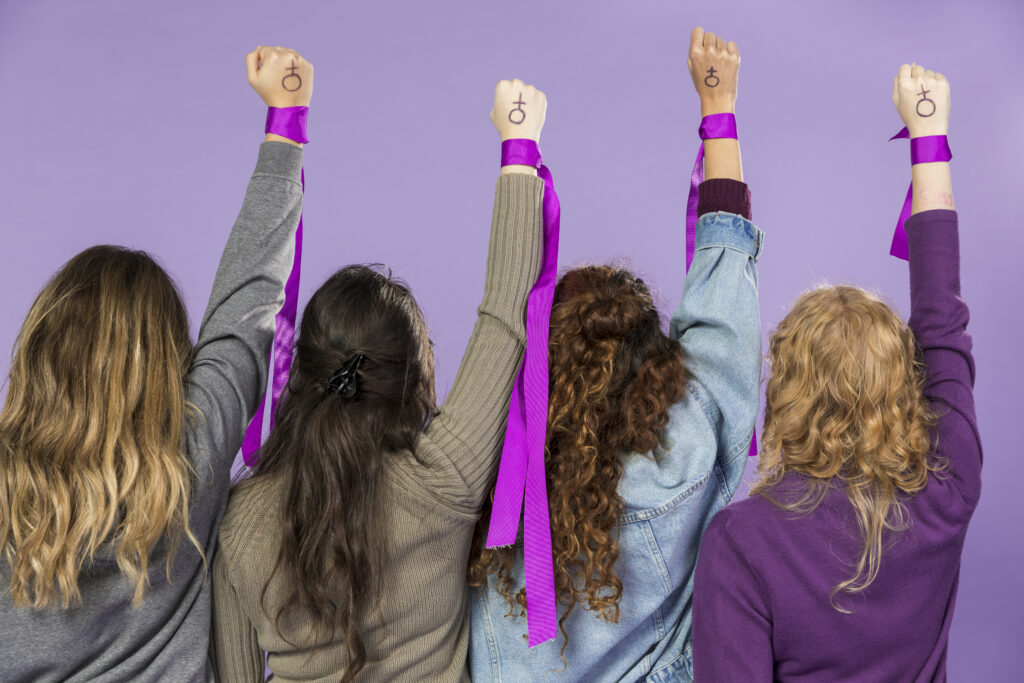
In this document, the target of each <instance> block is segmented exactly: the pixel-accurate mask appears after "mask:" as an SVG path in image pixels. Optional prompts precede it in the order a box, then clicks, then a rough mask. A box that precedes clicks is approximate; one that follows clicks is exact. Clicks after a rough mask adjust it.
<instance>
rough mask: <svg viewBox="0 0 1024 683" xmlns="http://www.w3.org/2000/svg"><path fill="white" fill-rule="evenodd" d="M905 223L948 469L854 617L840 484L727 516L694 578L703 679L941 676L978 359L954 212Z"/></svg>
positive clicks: (739, 508)
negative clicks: (802, 510)
mask: <svg viewBox="0 0 1024 683" xmlns="http://www.w3.org/2000/svg"><path fill="white" fill-rule="evenodd" d="M906 229H907V235H908V239H909V249H910V303H911V314H910V327H911V329H912V330H913V331H914V334H915V335H916V336H917V341H918V344H919V345H920V347H921V349H922V350H923V352H924V362H925V364H926V367H927V378H928V379H927V384H926V389H925V394H926V396H927V398H928V400H929V401H930V402H931V404H932V406H933V408H935V409H936V410H937V411H938V413H939V416H940V421H939V423H938V425H937V427H936V430H935V434H934V439H933V441H934V443H936V444H937V451H938V453H939V454H940V455H943V456H945V457H947V458H948V459H949V462H950V465H949V470H948V471H947V473H946V476H944V477H943V476H941V475H940V476H938V477H937V476H930V477H929V481H928V484H927V485H926V486H925V488H924V490H922V491H921V492H919V493H918V494H917V495H916V496H914V497H913V498H911V499H909V500H908V501H906V507H907V510H908V511H909V513H910V526H909V527H908V529H907V530H906V531H904V532H902V533H899V534H897V535H895V537H894V544H893V545H892V546H891V547H888V548H887V549H886V550H884V551H883V554H882V562H881V567H880V569H879V572H878V577H877V578H876V579H875V581H874V583H872V584H871V585H870V586H869V587H868V588H867V589H866V590H865V591H863V592H861V593H858V594H855V595H852V596H851V595H846V594H840V595H839V596H837V598H838V600H839V602H840V603H841V604H842V605H843V606H844V607H846V608H847V609H851V610H852V612H853V613H852V614H843V613H841V612H838V611H836V610H835V609H833V608H832V607H831V606H830V604H829V593H830V591H831V590H832V588H833V587H834V586H835V585H836V584H838V583H839V582H840V581H842V580H843V579H846V578H848V577H849V576H850V574H851V573H852V567H853V566H854V565H853V563H854V562H855V561H856V558H857V557H858V556H859V553H860V550H861V539H860V537H859V532H858V529H857V524H856V521H855V519H854V517H853V513H852V506H851V505H850V503H849V500H848V499H847V497H846V492H845V491H844V489H843V487H842V484H841V483H838V482H837V483H834V484H833V486H832V488H831V490H830V491H829V492H828V493H827V495H826V498H825V500H824V501H823V503H822V504H821V506H820V507H818V508H817V509H816V510H814V511H813V512H811V513H810V514H808V515H806V516H804V517H799V518H796V517H794V515H793V514H792V513H789V512H786V511H784V510H782V509H780V508H778V507H776V506H775V505H773V504H772V503H770V502H768V501H767V500H765V499H764V498H763V497H761V496H759V495H756V496H753V497H751V498H748V499H746V500H742V501H740V502H737V503H734V504H732V505H729V506H728V507H726V508H724V509H723V510H722V511H720V512H719V513H718V514H717V515H716V516H715V518H714V519H713V520H712V522H711V525H710V526H709V527H708V530H707V532H706V533H705V535H704V539H703V542H702V544H701V548H700V558H699V560H698V562H697V570H696V575H695V579H694V606H693V652H694V674H695V679H696V680H697V681H698V683H700V682H701V681H744V682H747V681H770V680H782V681H872V682H874V681H942V680H945V677H946V645H947V641H948V637H949V626H950V622H951V621H952V618H953V605H954V603H955V601H956V589H957V582H958V579H959V576H960V553H961V551H962V549H963V545H964V536H965V534H966V532H967V523H968V521H969V520H970V518H971V514H972V513H973V512H974V508H975V505H976V504H977V502H978V497H979V495H980V493H981V460H982V456H981V441H980V438H979V436H978V428H977V424H976V421H975V415H974V397H973V385H974V360H973V358H972V356H971V337H970V335H968V334H967V329H966V328H967V319H968V311H967V305H966V304H965V303H964V301H963V300H962V299H961V298H960V250H959V236H958V232H957V217H956V212H954V211H944V210H936V211H926V212H923V213H920V214H917V215H914V216H912V217H911V218H910V219H909V220H908V221H907V222H906ZM787 476H790V475H787ZM785 482H786V479H783V482H782V485H785Z"/></svg>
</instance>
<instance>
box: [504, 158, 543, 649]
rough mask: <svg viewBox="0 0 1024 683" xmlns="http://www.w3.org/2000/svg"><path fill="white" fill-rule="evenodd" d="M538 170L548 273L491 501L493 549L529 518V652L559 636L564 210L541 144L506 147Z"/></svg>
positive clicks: (533, 307) (530, 320) (535, 301)
mask: <svg viewBox="0 0 1024 683" xmlns="http://www.w3.org/2000/svg"><path fill="white" fill-rule="evenodd" d="M511 164H521V165H524V166H533V167H535V168H536V169H537V175H538V176H540V178H541V179H542V180H543V181H544V200H543V207H542V208H543V216H544V239H543V253H542V254H541V266H540V274H539V275H538V276H537V281H536V282H535V283H534V285H533V288H532V289H531V290H530V295H529V298H528V299H527V304H526V348H525V349H524V351H523V364H522V366H521V367H520V369H519V374H518V375H516V380H515V384H514V385H513V386H512V396H511V398H510V400H509V409H508V426H507V427H506V429H505V444H504V446H503V447H502V451H501V464H500V465H499V467H498V479H497V483H496V484H495V487H494V502H493V503H492V504H491V522H490V527H489V528H488V531H487V547H488V548H496V547H500V546H510V545H513V544H514V543H515V542H516V535H517V533H518V531H519V517H520V511H522V519H523V563H524V565H525V575H526V577H525V578H526V615H527V616H526V618H527V629H528V631H529V638H528V641H527V644H528V646H529V647H534V646H535V645H540V644H541V643H544V642H546V641H548V640H552V639H553V638H555V635H556V633H557V612H556V608H555V574H554V561H553V557H552V550H551V519H550V516H549V510H548V494H547V479H546V475H545V472H544V451H545V445H546V442H547V423H548V332H549V328H550V325H551V303H552V300H553V299H554V295H555V281H556V279H557V269H558V222H559V215H560V207H559V204H558V195H557V194H555V186H554V182H553V180H552V178H551V172H550V171H549V170H548V167H547V166H545V165H544V164H543V163H542V159H541V155H540V148H539V147H538V146H537V143H536V142H534V141H533V140H505V141H504V142H502V143H501V165H502V166H508V165H511Z"/></svg>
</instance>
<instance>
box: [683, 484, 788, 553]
mask: <svg viewBox="0 0 1024 683" xmlns="http://www.w3.org/2000/svg"><path fill="white" fill-rule="evenodd" d="M783 517H784V514H783V510H781V509H780V508H778V507H777V506H775V505H773V504H772V503H771V502H770V501H768V500H767V499H765V498H764V497H763V496H760V495H756V494H755V495H753V496H751V497H749V498H744V499H742V500H737V501H735V502H733V503H730V504H729V505H727V506H725V507H724V508H722V509H721V510H719V511H718V513H717V514H715V516H714V517H713V518H712V519H711V523H710V524H709V525H708V528H707V530H706V531H705V532H704V537H703V540H702V542H701V551H702V552H703V551H704V550H705V549H706V548H707V549H709V550H710V549H713V550H714V551H715V553H716V554H717V553H726V554H737V555H740V556H742V557H743V558H745V561H746V562H748V563H750V564H756V563H757V560H758V557H759V555H760V554H761V551H766V550H768V548H767V546H766V539H772V538H777V534H778V529H776V528H775V527H776V525H778V524H779V522H780V521H781V520H782V519H783Z"/></svg>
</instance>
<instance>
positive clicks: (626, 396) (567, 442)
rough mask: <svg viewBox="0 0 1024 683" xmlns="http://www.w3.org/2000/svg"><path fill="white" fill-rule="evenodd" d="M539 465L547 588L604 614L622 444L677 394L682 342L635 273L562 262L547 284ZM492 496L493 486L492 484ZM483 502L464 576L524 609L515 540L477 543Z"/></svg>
mask: <svg viewBox="0 0 1024 683" xmlns="http://www.w3.org/2000/svg"><path fill="white" fill-rule="evenodd" d="M548 365H549V370H550V400H549V404H548V428H547V448H546V453H545V466H546V472H547V489H548V505H549V509H550V512H551V544H552V551H553V554H554V566H555V591H556V595H557V597H558V600H559V602H560V603H561V604H562V605H563V606H564V607H565V608H566V609H565V611H564V612H563V613H562V616H561V618H560V619H559V629H560V630H561V632H562V635H563V636H564V637H565V643H564V644H563V646H562V652H563V653H564V652H565V647H566V646H567V645H568V640H569V639H568V634H567V633H566V631H565V627H564V623H565V620H566V619H567V618H568V617H569V614H570V613H571V612H572V610H573V608H574V607H575V605H576V604H577V603H581V605H582V608H583V609H585V610H591V611H594V612H597V613H598V615H599V616H600V617H601V618H603V619H605V620H607V621H610V622H616V621H618V618H619V599H620V598H621V597H622V581H621V580H620V579H619V577H618V574H617V573H616V571H615V562H616V560H617V559H618V557H619V544H618V535H617V534H616V533H615V526H616V524H617V523H618V521H619V518H620V517H621V514H622V498H620V496H619V494H618V484H619V479H620V478H621V476H622V461H621V460H620V456H621V455H622V454H623V453H630V452H638V453H647V452H650V451H652V450H653V449H654V448H655V447H656V446H657V445H658V443H659V432H660V431H661V430H662V429H663V428H664V427H665V426H666V425H667V424H668V409H669V407H670V406H671V405H672V404H674V403H677V402H678V401H679V400H680V399H681V398H682V396H683V390H684V388H685V386H686V371H685V369H684V367H683V354H682V349H681V347H680V346H679V344H678V343H676V342H674V341H672V340H671V339H669V338H668V337H667V336H666V335H665V333H664V332H663V331H662V328H661V318H660V316H659V315H658V311H657V308H656V307H655V306H654V302H653V300H652V299H651V294H650V291H648V289H647V286H646V285H645V284H644V282H643V280H641V279H639V278H637V277H635V276H634V275H633V274H632V273H629V272H628V271H625V270H621V269H618V268H613V267H611V266H586V267H582V268H576V269H573V270H570V271H569V272H567V273H566V274H565V275H563V276H562V278H561V280H560V281H559V283H558V285H557V287H556V288H555V297H554V304H553V306H552V309H551V335H550V341H549V345H548ZM491 495H492V496H493V491H492V494H491ZM488 522H489V512H487V513H485V515H484V517H483V519H481V520H480V522H479V524H478V525H477V530H476V536H475V538H474V547H473V551H472V554H471V557H472V558H473V559H472V560H471V562H470V566H469V572H468V580H469V583H470V585H474V586H484V585H486V584H487V577H488V575H490V574H495V575H496V576H497V588H498V591H499V592H500V593H501V594H502V595H503V596H505V598H506V599H507V600H508V603H509V612H508V614H507V615H506V616H511V615H512V614H513V613H514V612H515V608H516V605H518V606H519V608H520V612H519V613H520V614H525V612H526V590H525V589H521V590H519V591H518V592H516V593H513V588H514V587H513V576H512V573H513V569H514V567H515V561H516V551H515V548H494V549H487V548H485V547H484V540H485V536H486V531H487V526H488Z"/></svg>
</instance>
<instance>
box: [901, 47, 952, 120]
mask: <svg viewBox="0 0 1024 683" xmlns="http://www.w3.org/2000/svg"><path fill="white" fill-rule="evenodd" d="M892 102H893V104H895V105H896V111H898V112H899V114H900V118H901V119H903V125H905V126H906V127H907V130H908V131H909V132H910V137H912V138H919V137H924V136H926V135H946V134H947V133H949V81H947V80H946V77H945V76H943V75H942V74H940V73H935V72H934V71H926V70H925V68H924V67H923V66H918V65H917V64H914V65H910V64H904V65H903V66H901V67H900V70H899V73H897V74H896V78H894V79H892Z"/></svg>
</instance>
